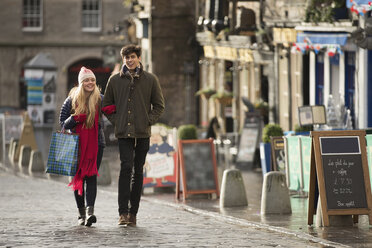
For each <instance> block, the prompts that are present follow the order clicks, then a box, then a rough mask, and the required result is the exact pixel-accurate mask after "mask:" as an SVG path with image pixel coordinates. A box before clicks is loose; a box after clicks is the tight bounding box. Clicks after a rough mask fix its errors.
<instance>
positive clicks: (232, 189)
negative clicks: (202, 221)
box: [220, 169, 248, 208]
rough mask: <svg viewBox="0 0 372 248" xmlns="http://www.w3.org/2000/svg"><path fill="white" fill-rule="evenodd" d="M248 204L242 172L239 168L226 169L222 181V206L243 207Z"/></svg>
mask: <svg viewBox="0 0 372 248" xmlns="http://www.w3.org/2000/svg"><path fill="white" fill-rule="evenodd" d="M247 205H248V201H247V195H246V192H245V187H244V180H243V177H242V174H241V172H240V171H239V170H237V169H228V170H225V171H224V172H223V176H222V183H221V195H220V207H221V208H223V207H242V206H247Z"/></svg>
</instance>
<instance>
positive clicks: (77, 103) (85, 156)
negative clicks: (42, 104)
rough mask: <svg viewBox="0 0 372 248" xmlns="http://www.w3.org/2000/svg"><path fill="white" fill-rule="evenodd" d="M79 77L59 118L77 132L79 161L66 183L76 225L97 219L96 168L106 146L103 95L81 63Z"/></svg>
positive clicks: (93, 77) (93, 76)
mask: <svg viewBox="0 0 372 248" xmlns="http://www.w3.org/2000/svg"><path fill="white" fill-rule="evenodd" d="M78 80H79V84H78V86H76V87H74V88H72V89H71V91H70V93H69V95H68V97H67V98H66V100H65V102H64V103H63V105H62V108H61V112H60V116H59V122H60V124H61V127H62V128H64V129H65V130H68V129H69V130H71V131H72V132H74V133H78V134H79V136H80V142H79V146H80V149H79V155H80V156H79V164H78V168H77V171H76V175H75V176H74V178H73V179H72V181H71V183H70V184H69V186H71V187H72V189H73V190H74V194H75V200H76V204H77V207H78V210H79V217H78V222H79V225H85V226H91V225H92V223H96V222H97V218H96V216H95V215H94V203H95V200H96V195H97V175H98V169H99V166H100V164H101V161H102V155H103V148H104V146H105V141H104V135H103V122H102V121H101V115H100V111H101V102H102V95H101V93H100V91H99V89H98V87H97V84H96V77H95V75H94V73H93V72H92V71H91V70H89V69H87V68H85V67H82V68H81V70H80V72H79V76H78ZM84 184H86V189H85V190H84V188H85V187H84V186H85V185H84ZM84 198H85V199H86V205H85V201H84Z"/></svg>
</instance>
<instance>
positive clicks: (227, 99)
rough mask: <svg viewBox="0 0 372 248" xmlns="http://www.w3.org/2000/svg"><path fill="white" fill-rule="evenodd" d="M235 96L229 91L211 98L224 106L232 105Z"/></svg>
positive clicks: (218, 93) (221, 92) (220, 92)
mask: <svg viewBox="0 0 372 248" xmlns="http://www.w3.org/2000/svg"><path fill="white" fill-rule="evenodd" d="M233 97H234V95H233V93H232V92H229V91H219V92H216V93H215V94H213V95H212V96H211V98H212V99H215V100H216V101H217V102H219V103H220V104H222V105H231V104H232V99H233Z"/></svg>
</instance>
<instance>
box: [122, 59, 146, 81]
mask: <svg viewBox="0 0 372 248" xmlns="http://www.w3.org/2000/svg"><path fill="white" fill-rule="evenodd" d="M142 72H143V65H142V63H141V62H140V64H139V67H137V68H136V70H135V72H134V74H132V73H130V71H129V69H128V67H127V66H126V65H125V64H124V65H123V67H122V69H121V70H120V77H124V76H127V77H129V78H139V77H140V75H141V74H142Z"/></svg>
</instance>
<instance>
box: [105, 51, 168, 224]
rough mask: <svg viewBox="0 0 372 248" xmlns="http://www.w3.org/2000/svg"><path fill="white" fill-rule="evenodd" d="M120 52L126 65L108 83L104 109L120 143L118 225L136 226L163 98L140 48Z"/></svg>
mask: <svg viewBox="0 0 372 248" xmlns="http://www.w3.org/2000/svg"><path fill="white" fill-rule="evenodd" d="M120 53H121V56H122V59H123V67H122V69H121V71H120V72H119V73H117V74H115V75H112V76H111V77H110V78H109V80H108V82H107V86H106V90H105V96H104V98H103V108H102V111H103V112H104V114H105V115H106V117H107V118H108V119H109V121H110V122H111V123H112V124H113V125H114V127H115V136H116V137H117V138H118V142H119V153H120V161H121V164H120V176H119V189H118V192H119V196H118V203H119V215H120V217H119V223H118V224H119V225H133V226H135V225H136V215H137V212H138V208H139V203H140V199H141V192H142V185H143V165H144V164H145V160H146V155H147V152H148V150H149V142H150V141H149V139H150V136H151V125H153V124H155V123H156V121H157V120H158V119H159V117H160V115H161V114H162V113H163V112H164V97H163V94H162V91H161V87H160V84H159V81H158V79H157V77H156V76H155V75H153V74H151V73H149V72H146V71H144V70H143V66H142V64H141V62H140V59H141V47H139V46H136V45H128V46H125V47H123V48H122V49H121V51H120ZM133 167H134V171H133Z"/></svg>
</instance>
